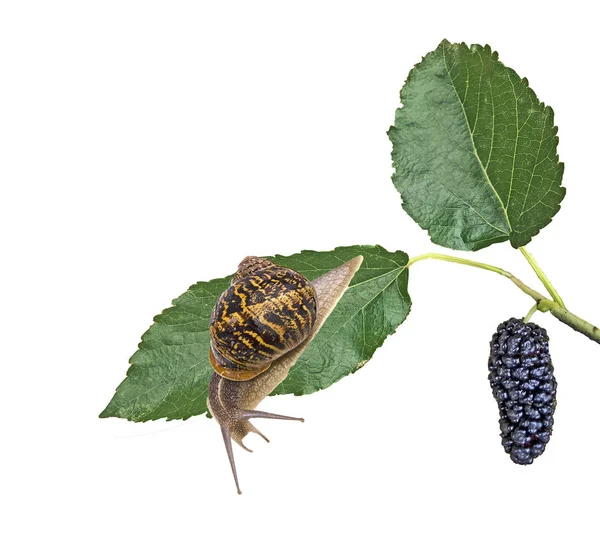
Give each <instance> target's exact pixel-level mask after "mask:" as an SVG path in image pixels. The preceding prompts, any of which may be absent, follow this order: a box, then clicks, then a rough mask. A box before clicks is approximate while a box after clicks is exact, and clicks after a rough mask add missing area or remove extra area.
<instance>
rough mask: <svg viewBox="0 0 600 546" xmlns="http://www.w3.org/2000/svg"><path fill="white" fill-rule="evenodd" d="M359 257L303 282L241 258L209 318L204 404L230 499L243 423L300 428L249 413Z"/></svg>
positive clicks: (316, 325) (245, 429) (247, 427)
mask: <svg viewBox="0 0 600 546" xmlns="http://www.w3.org/2000/svg"><path fill="white" fill-rule="evenodd" d="M362 259H363V258H362V256H357V257H355V258H353V259H352V260H350V261H348V262H346V263H344V264H342V265H340V266H339V267H337V268H335V269H333V270H331V271H328V272H327V273H325V274H324V275H321V276H320V277H318V278H317V279H315V280H313V281H312V282H309V281H308V280H307V279H306V278H305V277H304V276H303V275H301V274H300V273H298V272H296V271H293V270H292V269H288V268H284V267H281V266H278V265H276V264H274V263H273V262H271V261H269V260H266V259H264V258H257V257H254V256H249V257H247V258H245V259H244V260H243V261H242V262H241V263H240V265H239V266H238V270H237V272H236V274H235V275H234V277H233V279H232V280H231V285H230V286H229V288H228V289H227V290H225V292H223V294H221V296H220V297H219V299H218V300H217V303H216V305H215V307H214V309H213V313H212V315H211V320H210V326H209V332H210V349H209V361H210V363H211V366H212V367H213V369H214V370H215V373H214V374H213V376H212V377H211V379H210V382H209V387H208V400H207V405H208V409H209V410H210V412H211V414H212V415H213V417H214V418H215V420H216V421H217V423H219V425H220V427H221V432H222V435H223V440H224V442H225V449H226V450H227V456H228V458H229V463H230V465H231V471H232V473H233V478H234V480H235V485H236V488H237V492H238V493H239V494H241V490H240V486H239V481H238V476H237V470H236V467H235V460H234V457H233V447H232V442H231V441H232V440H233V441H235V442H236V443H237V444H239V445H240V446H241V447H242V448H244V449H245V450H246V451H250V450H249V449H248V448H247V447H246V446H245V445H244V443H243V439H244V438H245V436H246V435H247V434H248V433H250V432H254V433H255V434H258V435H259V436H261V437H262V438H263V439H264V440H266V441H267V442H268V441H269V440H268V439H267V438H266V436H264V434H262V433H261V432H260V431H259V430H258V429H257V428H256V427H255V426H254V425H253V424H252V423H250V421H249V419H254V418H265V419H286V420H292V421H302V422H304V419H302V418H300V417H287V416H285V415H278V414H274V413H267V412H265V411H258V410H256V407H257V406H258V405H259V404H260V402H261V401H262V400H263V399H264V398H265V397H267V396H268V395H269V394H270V393H271V392H272V391H273V390H274V389H275V388H276V387H277V385H279V384H280V383H281V382H282V381H283V380H284V379H285V378H286V377H287V375H288V372H289V371H290V369H291V367H292V366H293V365H294V364H295V363H296V361H297V360H298V358H299V357H300V355H301V354H302V353H303V351H304V350H305V349H306V347H307V346H308V344H309V343H310V342H311V341H312V339H313V338H314V336H315V335H316V333H317V332H318V331H319V329H320V328H321V326H322V325H323V323H324V322H325V319H326V318H327V317H328V316H329V314H330V313H331V311H333V309H334V308H335V306H336V305H337V303H338V301H339V300H340V298H341V297H342V295H343V293H344V292H345V290H346V288H348V285H349V284H350V281H351V280H352V277H353V276H354V274H355V273H356V271H357V270H358V269H359V267H360V264H361V262H362Z"/></svg>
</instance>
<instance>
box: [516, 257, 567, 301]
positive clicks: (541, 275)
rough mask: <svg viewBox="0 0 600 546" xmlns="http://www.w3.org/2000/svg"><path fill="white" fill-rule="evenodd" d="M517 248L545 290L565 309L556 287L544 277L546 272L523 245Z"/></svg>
mask: <svg viewBox="0 0 600 546" xmlns="http://www.w3.org/2000/svg"><path fill="white" fill-rule="evenodd" d="M519 250H520V251H521V254H523V256H525V259H526V260H527V261H528V262H529V265H530V266H531V267H532V269H533V270H534V271H535V274H536V275H537V277H538V279H540V281H542V283H543V285H544V286H545V287H546V290H548V292H549V293H550V295H551V296H552V299H553V300H554V301H555V302H556V303H558V305H560V306H561V307H562V308H563V309H566V306H565V304H564V302H563V300H562V298H561V297H560V296H559V295H558V292H557V291H556V288H554V286H552V283H551V282H550V280H549V279H548V277H546V274H545V273H544V272H543V271H542V268H541V267H540V266H539V264H538V263H537V262H536V260H535V258H534V257H533V256H532V255H531V254H530V253H529V252H528V251H527V249H526V248H525V247H524V246H521V247H519Z"/></svg>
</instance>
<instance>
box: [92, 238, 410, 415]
mask: <svg viewBox="0 0 600 546" xmlns="http://www.w3.org/2000/svg"><path fill="white" fill-rule="evenodd" d="M358 255H362V256H363V257H364V261H363V263H362V266H361V268H360V269H359V271H358V272H357V273H356V275H355V276H354V279H353V280H352V283H351V285H350V287H349V288H348V290H347V291H346V293H345V294H344V296H343V297H342V299H341V300H340V302H339V303H338V305H337V306H336V308H335V310H334V311H333V312H332V314H331V315H330V316H329V318H328V319H327V321H326V323H325V324H324V325H323V327H322V328H321V330H320V331H319V333H318V334H317V336H316V337H315V339H314V340H313V341H312V342H311V343H310V345H309V347H308V348H307V349H306V351H305V352H304V354H303V355H302V357H301V358H300V360H299V361H298V362H297V363H296V365H295V366H294V367H293V368H292V370H291V372H290V374H289V376H288V378H287V379H286V380H285V381H284V382H283V383H282V384H281V385H279V387H278V388H277V389H276V391H275V392H274V393H273V394H283V393H294V394H308V393H311V392H315V391H317V390H319V389H324V388H326V387H328V386H329V385H331V384H332V383H334V382H335V381H338V380H339V379H341V378H342V377H344V376H345V375H348V374H349V373H353V372H355V371H356V370H357V369H358V368H360V367H361V366H362V365H363V364H364V363H365V362H366V361H367V360H369V359H370V358H371V357H372V356H373V353H374V352H375V350H376V349H377V347H379V346H380V345H381V344H382V343H383V341H384V339H385V338H386V337H387V336H388V335H389V334H391V333H392V332H394V330H395V329H396V328H397V327H398V325H399V324H400V323H401V322H402V321H403V320H404V319H405V318H406V316H407V315H408V313H409V311H410V305H411V302H410V297H409V295H408V291H407V285H408V269H406V267H405V266H406V263H407V261H408V256H407V255H406V254H405V253H404V252H400V251H398V252H387V251H386V250H385V249H383V248H382V247H380V246H352V247H340V248H336V249H335V250H332V251H330V252H314V251H310V250H305V251H303V252H301V253H299V254H294V255H293V256H287V257H286V256H275V257H273V258H272V259H273V260H274V261H275V262H276V263H278V264H281V265H284V266H287V267H291V268H293V269H295V270H296V271H299V272H300V273H302V274H304V275H306V277H308V279H310V280H312V279H314V278H316V277H318V276H320V275H322V274H323V273H325V272H326V271H329V270H331V269H334V268H335V267H337V266H338V265H340V264H342V263H344V262H346V261H348V260H350V259H351V258H354V257H355V256H358ZM230 279H231V276H230V277H226V278H223V279H215V280H212V281H209V282H199V283H197V284H195V285H193V286H192V287H190V289H189V290H188V291H187V292H185V293H184V294H183V295H181V296H180V297H179V298H177V299H176V300H174V301H173V307H171V308H169V309H166V310H165V311H163V312H162V313H161V314H160V315H158V316H157V317H155V318H154V324H153V325H152V326H151V327H150V328H149V329H148V331H147V332H146V333H145V334H144V335H143V336H142V342H141V343H140V345H139V350H138V351H137V352H136V353H135V354H134V355H133V356H132V357H131V360H130V363H131V366H130V367H129V370H128V371H127V377H126V378H125V380H124V381H123V382H122V383H121V384H120V385H119V387H118V388H117V392H116V393H115V395H114V396H113V398H112V400H111V401H110V403H109V404H108V406H107V407H106V409H105V410H104V411H103V412H102V413H101V414H100V417H122V418H125V419H129V420H131V421H148V420H151V419H160V418H162V417H166V418H167V419H187V418H188V417H191V416H193V415H200V414H202V413H205V412H206V411H207V407H206V396H207V387H208V380H209V379H210V376H211V375H212V368H211V367H210V364H209V363H208V350H209V335H208V324H209V319H210V313H211V311H212V308H213V306H214V304H215V302H216V300H217V298H218V297H219V295H220V294H221V292H223V291H224V290H225V289H226V288H227V286H228V285H229V281H230Z"/></svg>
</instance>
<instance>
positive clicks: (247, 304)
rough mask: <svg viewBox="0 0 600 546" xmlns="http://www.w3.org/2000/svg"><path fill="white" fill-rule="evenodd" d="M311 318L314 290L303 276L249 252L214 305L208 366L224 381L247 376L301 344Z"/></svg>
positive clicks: (315, 304)
mask: <svg viewBox="0 0 600 546" xmlns="http://www.w3.org/2000/svg"><path fill="white" fill-rule="evenodd" d="M316 317H317V299H316V293H315V289H314V287H313V286H312V284H311V283H310V282H309V281H308V279H306V277H304V276H303V275H301V274H300V273H297V272H296V271H293V270H291V269H288V268H286V267H281V266H278V265H275V264H274V263H273V262H271V261H269V260H266V259H264V258H257V257H255V256H249V257H247V258H245V259H244V260H243V261H242V262H241V263H240V265H239V266H238V270H237V273H236V274H235V275H234V277H233V279H232V281H231V286H230V287H229V288H228V289H227V290H225V292H223V293H222V294H221V296H220V297H219V299H218V300H217V303H216V305H215V307H214V309H213V312H212V315H211V320H210V327H209V332H210V352H209V360H210V364H211V366H212V367H213V369H214V370H215V371H216V372H217V373H218V374H219V375H221V376H222V377H225V378H227V379H231V380H233V381H247V380H249V379H252V378H254V377H256V376H257V375H259V374H261V373H263V372H264V371H265V370H266V369H267V368H268V367H269V366H270V365H271V363H272V362H273V361H274V360H276V359H277V358H279V357H280V356H282V355H283V354H285V353H287V352H288V351H291V350H292V349H294V348H296V347H297V346H298V345H300V344H301V343H302V342H303V341H304V340H305V339H306V338H307V337H308V336H309V334H310V332H311V331H312V329H313V326H314V323H315V320H316Z"/></svg>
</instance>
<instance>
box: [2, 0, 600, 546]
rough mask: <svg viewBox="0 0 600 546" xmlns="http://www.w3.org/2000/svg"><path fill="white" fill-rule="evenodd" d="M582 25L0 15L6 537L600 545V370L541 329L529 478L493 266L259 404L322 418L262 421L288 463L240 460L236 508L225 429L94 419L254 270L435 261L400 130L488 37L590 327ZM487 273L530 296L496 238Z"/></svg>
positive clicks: (591, 247) (593, 348) (101, 8)
mask: <svg viewBox="0 0 600 546" xmlns="http://www.w3.org/2000/svg"><path fill="white" fill-rule="evenodd" d="M557 6H558V4H557ZM584 6H585V4H583V3H582V4H580V5H578V3H577V2H573V1H571V2H563V3H560V7H554V8H553V7H552V6H551V3H547V2H544V3H541V2H540V3H534V2H524V1H520V2H510V1H504V2H502V3H497V2H496V3H494V4H492V3H484V2H465V1H463V2H460V1H454V2H443V3H433V2H412V3H408V2H394V3H383V2H369V3H367V2H364V3H361V4H358V3H353V2H339V3H335V2H308V1H305V2H302V3H294V4H292V3H291V2H272V3H267V2H258V1H253V2H150V1H144V2H124V1H118V2H110V1H105V2H39V3H33V2H26V1H22V2H16V1H15V2H3V3H2V8H1V12H0V78H1V80H2V83H1V85H0V108H1V112H0V114H1V116H0V132H1V142H0V169H1V173H0V176H1V179H0V181H1V183H2V196H1V200H0V212H1V216H0V222H1V224H2V225H1V230H2V231H1V233H2V255H3V257H4V260H3V261H4V264H3V265H2V269H1V271H2V283H1V290H2V300H1V305H2V318H1V319H0V320H1V321H2V345H1V348H0V351H1V364H2V384H1V386H2V393H1V396H0V404H1V410H2V418H3V431H2V448H1V450H0V457H1V458H2V464H1V467H0V468H1V472H2V478H1V483H0V488H1V491H2V498H3V502H4V503H5V506H4V507H3V508H2V509H1V513H2V520H3V521H2V524H1V526H0V542H2V544H7V545H11V546H12V545H22V544H35V545H39V544H65V545H72V544H73V545H74V544H77V545H80V544H85V545H95V544H103V545H104V544H111V545H133V544H135V545H137V544H144V545H146V544H148V545H154V544H248V545H254V544H261V545H271V544H278V545H281V544H287V545H295V544H305V543H311V544H337V543H340V544H361V543H368V544H392V543H403V544H410V545H424V544H426V545H429V544H432V545H437V544H446V543H449V542H457V543H461V544H468V545H470V544H474V545H475V544H476V545H481V544H486V545H487V544H489V545H496V544H506V543H510V544H513V545H525V544H533V543H536V544H577V545H587V544H597V543H598V532H597V515H598V508H599V507H598V500H597V499H598V494H597V492H598V490H599V489H600V468H599V466H598V460H599V459H600V440H599V433H598V423H599V421H600V404H599V403H598V393H599V385H600V347H599V346H598V345H595V344H594V343H592V342H590V341H588V340H587V339H585V338H584V337H583V336H581V335H579V334H577V333H575V332H573V331H571V330H570V329H568V328H567V327H566V326H564V325H562V324H560V323H558V322H557V321H556V320H554V319H553V317H551V316H547V315H541V314H536V316H535V320H536V321H537V322H539V323H540V324H542V325H543V326H545V327H547V328H548V329H549V330H550V334H551V349H552V355H553V358H554V363H555V367H556V375H557V378H558V382H559V394H558V397H559V403H558V408H557V413H556V426H555V429H554V435H553V438H552V440H551V442H550V444H549V447H548V449H547V451H546V453H545V454H544V455H543V456H542V457H541V458H540V459H538V460H536V462H535V463H534V464H533V466H530V467H518V466H516V465H514V464H513V463H512V462H511V461H510V459H509V458H508V456H507V455H506V454H505V453H504V451H503V449H502V447H501V445H500V439H499V436H498V433H499V431H498V425H497V408H496V405H495V401H494V400H493V398H492V396H491V392H490V389H489V385H488V382H487V368H486V365H487V355H488V350H489V346H488V342H489V339H490V337H491V334H492V332H493V331H494V329H495V327H496V325H497V324H498V323H499V322H501V321H502V320H505V319H507V318H509V317H511V316H513V315H517V316H522V315H524V314H525V313H526V312H527V310H528V309H529V307H530V304H531V303H532V302H531V301H530V300H529V299H528V298H527V297H526V296H525V295H523V294H522V293H520V292H519V291H518V290H517V289H516V288H515V287H514V286H513V285H512V284H511V283H510V282H509V281H507V280H506V279H503V278H502V277H500V276H496V275H494V274H493V273H489V272H486V271H480V270H475V269H470V268H466V267H462V266H458V265H454V264H446V263H434V262H422V263H419V264H417V265H415V266H414V268H412V269H411V272H410V273H411V279H410V286H409V288H410V292H411V295H412V298H413V311H412V313H411V315H410V316H409V318H408V320H407V321H406V323H405V324H404V325H403V326H401V327H400V329H399V330H398V332H397V333H396V335H394V336H393V337H391V338H390V339H389V340H388V341H387V342H386V343H385V345H384V346H383V348H382V349H381V350H379V351H377V353H376V354H375V356H374V358H373V359H372V361H371V362H370V363H369V364H368V365H366V366H365V367H364V368H363V369H362V370H360V371H359V372H358V373H356V374H355V375H353V376H351V377H348V378H345V379H344V380H342V381H341V382H339V383H337V384H335V385H334V386H333V387H331V388H330V389H328V390H326V391H323V392H320V393H318V394H315V395H312V396H310V397H301V398H295V397H291V396H287V397H277V398H270V399H268V400H266V401H265V402H264V403H263V405H262V408H263V409H265V410H271V411H275V412H280V413H288V414H291V415H301V416H303V417H305V418H306V423H304V424H303V425H302V424H299V423H289V422H264V423H261V429H262V430H263V431H264V432H265V433H266V434H267V435H268V436H269V437H270V438H271V444H268V445H267V444H266V443H264V442H263V441H262V440H261V439H260V438H258V437H256V436H254V437H252V438H250V439H249V440H248V443H249V445H250V447H252V448H254V450H255V451H254V453H253V454H247V453H245V452H242V451H241V450H240V449H236V451H235V453H236V457H237V462H238V471H239V474H240V480H241V485H242V489H243V491H244V494H243V495H242V496H241V497H238V495H237V494H236V493H235V489H234V484H233V480H232V478H231V475H230V470H229V467H228V464H227V461H226V456H225V450H224V448H223V445H222V440H221V437H220V432H219V430H218V428H217V426H216V424H215V423H214V422H213V421H209V420H207V419H205V418H204V417H197V418H193V419H190V420H189V421H186V422H184V423H181V422H168V423H167V422H165V421H164V420H163V421H159V422H153V423H147V424H137V423H128V422H125V421H122V420H118V419H107V420H100V419H98V417H97V416H98V414H99V412H100V411H101V410H102V409H103V408H104V407H105V405H106V404H107V402H108V401H109V399H110V398H111V396H112V394H113V392H114V389H115V388H116V386H117V385H118V384H119V382H120V381H121V380H122V379H123V378H124V376H125V373H126V370H127V361H128V358H129V357H130V355H131V354H132V353H133V352H134V351H135V350H136V346H137V343H138V341H139V338H140V335H141V334H142V333H143V332H144V331H145V330H146V329H147V327H148V326H149V325H150V323H151V321H152V317H153V316H154V315H155V314H157V313H159V312H160V311H161V310H162V309H163V308H165V307H168V306H169V305H170V301H171V299H172V298H174V297H176V296H178V295H179V294H180V293H182V292H184V291H185V290H186V289H187V287H188V286H189V285H191V284H193V283H194V282H196V281H198V280H208V279H210V278H213V277H218V276H223V275H225V274H228V273H230V272H232V270H233V269H234V268H235V266H236V265H237V263H238V261H239V260H240V259H241V258H242V257H243V256H245V255H247V254H258V255H269V254H274V253H281V254H290V253H295V252H298V251H300V250H302V249H304V248H309V249H317V250H329V249H332V248H333V247H335V246H338V245H351V244H375V243H378V244H382V245H384V246H385V247H386V248H388V249H389V250H394V249H403V250H405V251H407V252H408V253H409V254H410V255H412V256H415V255H417V254H420V253H423V252H428V251H433V250H436V248H435V247H434V246H433V245H432V244H431V243H430V242H429V240H428V237H427V234H426V233H425V232H424V231H422V230H421V229H420V228H419V227H418V226H417V225H416V224H414V223H413V222H412V220H411V219H410V218H409V217H408V216H407V215H406V214H405V213H404V212H403V211H402V209H401V202H400V197H399V195H398V194H397V192H396V190H395V189H394V187H393V185H392V183H391V181H390V174H391V171H392V169H391V161H390V151H391V145H390V143H389V141H388V139H387V136H386V130H387V129H388V127H389V125H390V124H391V123H392V122H393V119H394V110H395V108H396V107H397V106H398V104H399V99H398V92H399V89H400V87H401V86H402V84H403V82H404V79H405V77H406V75H407V73H408V71H409V69H410V68H411V66H412V65H413V64H414V63H416V62H418V61H419V60H420V58H421V57H422V56H423V55H425V54H426V53H427V52H428V51H430V50H432V49H434V48H435V47H436V46H437V44H438V43H439V42H440V40H441V39H442V38H447V39H449V40H451V41H466V42H467V43H489V44H491V46H492V47H493V48H494V49H496V50H497V51H499V53H500V58H501V60H502V61H504V63H506V64H507V65H508V66H510V67H512V68H514V69H515V70H516V71H517V72H518V73H519V74H520V75H521V76H526V77H527V78H528V79H529V81H530V84H531V86H532V87H533V89H534V90H535V91H536V93H537V94H538V96H539V97H540V99H541V100H543V101H545V102H546V103H548V104H550V105H552V106H553V108H554V110H555V112H556V123H557V125H558V126H559V128H560V130H559V135H560V139H561V141H560V146H559V152H560V157H561V160H563V161H564V162H565V164H566V169H565V177H564V184H565V186H566V187H567V196H566V199H565V201H564V202H563V208H562V210H561V211H560V212H559V214H558V215H557V216H556V218H555V220H554V221H553V222H552V223H551V224H550V225H549V226H548V227H547V228H546V229H544V230H543V231H542V233H541V234H540V235H539V236H538V237H537V238H536V239H535V240H534V241H533V243H532V244H531V245H530V247H529V248H530V250H531V252H532V253H533V254H534V256H535V257H536V258H537V259H538V260H539V262H540V263H541V264H542V266H543V267H544V268H545V269H546V272H547V273H548V275H549V276H550V278H551V279H552V281H553V282H554V284H555V285H556V286H557V287H558V289H559V292H560V293H561V295H562V296H563V298H564V300H565V301H566V303H567V305H568V306H569V307H570V308H572V309H573V311H574V312H576V313H577V314H579V315H581V316H582V317H584V318H587V319H588V320H590V321H591V322H595V323H596V324H598V323H600V310H599V309H598V303H599V302H600V295H599V294H598V290H597V282H598V273H597V269H596V263H597V248H598V202H599V200H600V184H599V182H600V180H599V175H598V144H599V141H598V133H597V128H598V126H599V125H600V115H599V110H598V108H597V96H598V84H599V83H600V82H599V79H598V56H597V17H596V16H592V14H591V13H589V12H587V11H586V10H587V8H585V7H584ZM438 250H440V251H444V250H443V249H438ZM468 257H476V259H479V260H481V261H486V262H490V263H493V264H496V265H499V266H502V267H504V268H506V269H508V270H510V271H512V272H514V273H515V274H518V276H520V277H522V278H523V280H525V281H526V282H529V283H531V284H532V285H535V286H536V287H537V286H538V284H537V279H536V278H535V276H534V274H533V273H532V271H531V270H530V269H529V268H528V265H527V263H526V262H525V260H524V259H523V257H522V256H521V255H520V253H518V252H517V251H515V250H513V249H512V248H511V247H510V246H509V245H507V244H505V245H496V246H494V247H492V248H489V249H486V250H484V251H481V252H478V253H477V255H476V256H471V255H469V256H468Z"/></svg>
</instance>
